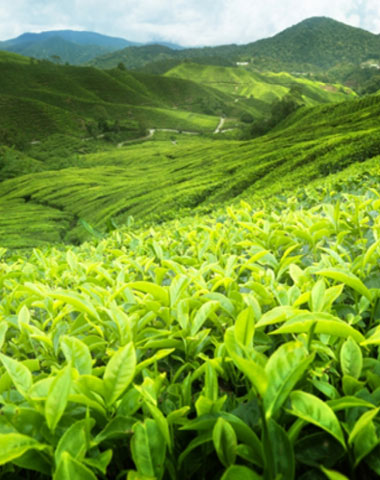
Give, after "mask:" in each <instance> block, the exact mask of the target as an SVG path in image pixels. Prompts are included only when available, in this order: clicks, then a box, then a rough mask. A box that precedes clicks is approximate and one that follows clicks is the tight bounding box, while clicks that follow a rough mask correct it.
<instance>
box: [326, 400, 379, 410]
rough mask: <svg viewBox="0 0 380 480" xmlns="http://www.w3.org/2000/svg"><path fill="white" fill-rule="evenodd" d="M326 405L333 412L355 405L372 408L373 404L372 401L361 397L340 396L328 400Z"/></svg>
mask: <svg viewBox="0 0 380 480" xmlns="http://www.w3.org/2000/svg"><path fill="white" fill-rule="evenodd" d="M327 404H328V406H329V407H330V408H332V409H333V410H334V412H338V411H340V410H346V409H348V408H355V407H366V408H373V407H374V405H373V404H372V403H369V402H367V401H366V400H363V399H362V398H358V397H349V396H346V397H341V398H337V399H334V400H328V402H327Z"/></svg>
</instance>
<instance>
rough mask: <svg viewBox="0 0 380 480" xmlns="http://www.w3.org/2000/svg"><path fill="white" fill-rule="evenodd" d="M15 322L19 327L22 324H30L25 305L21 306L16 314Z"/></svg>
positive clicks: (28, 313)
mask: <svg viewBox="0 0 380 480" xmlns="http://www.w3.org/2000/svg"><path fill="white" fill-rule="evenodd" d="M17 321H18V324H19V326H21V325H22V324H23V323H25V324H28V323H29V322H30V312H29V309H28V307H27V306H26V305H23V306H22V307H21V309H20V311H19V312H18V315H17Z"/></svg>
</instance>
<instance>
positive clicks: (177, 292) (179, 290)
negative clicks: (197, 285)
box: [169, 275, 190, 308]
mask: <svg viewBox="0 0 380 480" xmlns="http://www.w3.org/2000/svg"><path fill="white" fill-rule="evenodd" d="M189 283H190V279H189V278H188V277H187V276H185V275H177V276H176V277H175V278H174V279H173V281H172V283H171V285H170V287H169V296H170V306H171V307H172V308H173V307H175V306H176V305H177V303H178V302H179V301H180V300H181V296H182V294H183V292H184V291H185V290H186V288H187V287H188V285H189Z"/></svg>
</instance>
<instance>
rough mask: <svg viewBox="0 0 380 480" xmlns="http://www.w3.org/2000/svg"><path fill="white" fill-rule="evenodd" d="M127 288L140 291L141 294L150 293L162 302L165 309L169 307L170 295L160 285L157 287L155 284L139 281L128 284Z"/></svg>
mask: <svg viewBox="0 0 380 480" xmlns="http://www.w3.org/2000/svg"><path fill="white" fill-rule="evenodd" d="M125 286H126V287H130V288H133V289H135V290H139V291H140V292H144V293H150V295H152V297H153V298H155V299H156V300H157V301H158V302H160V303H161V305H164V306H165V307H168V306H169V293H168V291H167V289H166V288H164V287H161V286H160V285H156V284H155V283H151V282H143V281H139V282H132V283H127V284H126V285H125Z"/></svg>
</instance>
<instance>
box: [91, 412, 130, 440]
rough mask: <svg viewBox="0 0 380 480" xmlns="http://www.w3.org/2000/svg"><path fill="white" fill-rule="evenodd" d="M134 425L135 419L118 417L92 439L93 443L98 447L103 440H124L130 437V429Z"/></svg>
mask: <svg viewBox="0 0 380 480" xmlns="http://www.w3.org/2000/svg"><path fill="white" fill-rule="evenodd" d="M135 423H136V419H135V418H133V417H123V416H120V415H119V416H117V417H115V418H113V419H112V420H111V421H110V422H109V423H107V425H106V426H105V427H104V428H103V430H102V431H101V432H100V433H98V435H96V437H95V438H94V439H93V442H94V443H95V444H97V445H98V444H99V443H101V442H103V441H104V440H115V439H119V438H120V439H121V438H123V439H124V438H126V437H127V436H128V435H132V433H133V431H132V427H133V425H134V424H135Z"/></svg>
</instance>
